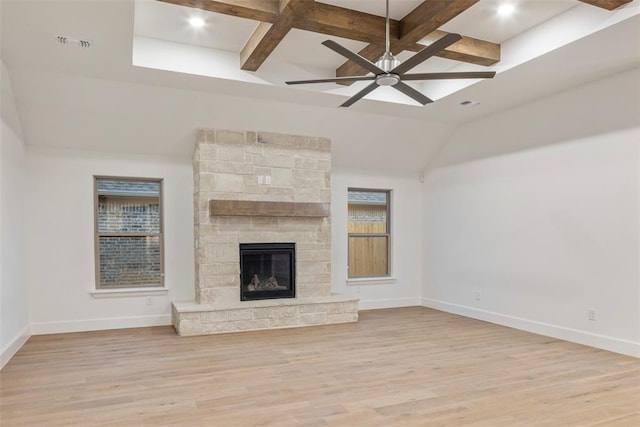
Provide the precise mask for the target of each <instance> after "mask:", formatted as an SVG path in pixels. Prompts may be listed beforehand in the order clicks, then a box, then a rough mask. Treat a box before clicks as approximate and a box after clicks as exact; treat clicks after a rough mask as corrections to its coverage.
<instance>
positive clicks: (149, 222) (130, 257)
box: [94, 177, 164, 289]
mask: <svg viewBox="0 0 640 427" xmlns="http://www.w3.org/2000/svg"><path fill="white" fill-rule="evenodd" d="M94 180H95V184H94V188H95V233H96V235H95V242H96V243H95V244H96V288H98V289H115V288H146V287H162V286H163V285H164V262H163V249H164V246H163V235H162V180H160V179H144V178H113V177H95V178H94Z"/></svg>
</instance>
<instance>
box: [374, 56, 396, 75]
mask: <svg viewBox="0 0 640 427" xmlns="http://www.w3.org/2000/svg"><path fill="white" fill-rule="evenodd" d="M376 65H377V66H378V68H382V69H383V70H384V71H385V72H386V73H388V72H389V71H391V70H393V69H394V68H396V67H397V66H398V65H400V61H399V60H398V59H397V58H396V57H395V56H393V55H392V54H391V52H388V51H387V52H385V53H384V55H382V56H381V57H380V59H378V62H376Z"/></svg>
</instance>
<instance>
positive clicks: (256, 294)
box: [240, 243, 296, 301]
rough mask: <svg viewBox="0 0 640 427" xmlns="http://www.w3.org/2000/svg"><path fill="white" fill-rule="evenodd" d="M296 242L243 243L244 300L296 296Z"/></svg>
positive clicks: (241, 244) (241, 258)
mask: <svg viewBox="0 0 640 427" xmlns="http://www.w3.org/2000/svg"><path fill="white" fill-rule="evenodd" d="M295 266H296V244H295V243H240V300H241V301H251V300H261V299H274V298H295V296H296V286H295V281H296V267H295Z"/></svg>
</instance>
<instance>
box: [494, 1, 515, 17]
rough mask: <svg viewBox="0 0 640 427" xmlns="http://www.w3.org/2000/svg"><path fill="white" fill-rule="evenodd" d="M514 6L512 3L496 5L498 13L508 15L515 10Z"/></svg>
mask: <svg viewBox="0 0 640 427" xmlns="http://www.w3.org/2000/svg"><path fill="white" fill-rule="evenodd" d="M515 10H516V7H515V6H514V5H513V4H512V3H504V4H501V5H500V7H498V15H501V16H509V15H511V14H512V13H513V12H515Z"/></svg>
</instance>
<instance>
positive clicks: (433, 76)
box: [402, 71, 496, 80]
mask: <svg viewBox="0 0 640 427" xmlns="http://www.w3.org/2000/svg"><path fill="white" fill-rule="evenodd" d="M495 75H496V72H495V71H470V72H461V73H457V72H452V73H418V74H403V75H402V80H445V79H492V78H493V77H494V76H495Z"/></svg>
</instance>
